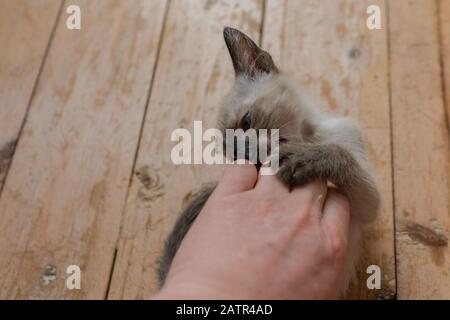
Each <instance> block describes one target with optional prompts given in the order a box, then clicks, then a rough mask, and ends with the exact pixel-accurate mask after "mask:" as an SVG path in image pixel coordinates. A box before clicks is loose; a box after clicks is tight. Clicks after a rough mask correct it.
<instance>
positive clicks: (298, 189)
mask: <svg viewBox="0 0 450 320" xmlns="http://www.w3.org/2000/svg"><path fill="white" fill-rule="evenodd" d="M291 193H292V194H293V195H294V196H295V197H297V198H298V199H302V201H312V202H313V204H314V207H316V208H317V209H318V211H319V212H322V208H323V204H324V202H325V198H326V196H327V182H326V180H321V179H319V180H315V181H313V182H310V183H308V184H305V185H301V186H295V187H294V188H293V189H292V191H291Z"/></svg>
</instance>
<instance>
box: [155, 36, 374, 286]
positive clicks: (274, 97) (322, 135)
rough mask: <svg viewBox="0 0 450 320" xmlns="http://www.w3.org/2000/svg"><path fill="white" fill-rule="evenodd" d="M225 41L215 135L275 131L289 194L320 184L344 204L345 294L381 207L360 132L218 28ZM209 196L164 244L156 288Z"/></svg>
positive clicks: (201, 197)
mask: <svg viewBox="0 0 450 320" xmlns="http://www.w3.org/2000/svg"><path fill="white" fill-rule="evenodd" d="M224 38H225V42H226V45H227V47H228V50H229V53H230V56H231V60H232V62H233V67H234V70H235V75H236V79H235V84H234V86H233V87H232V89H231V91H230V92H229V93H228V95H227V96H226V97H225V99H224V102H223V104H222V107H221V109H220V111H219V115H218V128H219V129H220V130H221V131H222V132H223V133H225V129H239V128H241V129H243V130H244V131H245V130H247V129H249V128H253V129H256V130H257V129H279V166H280V167H279V170H278V172H277V176H278V177H279V178H280V179H281V180H283V181H284V182H285V183H286V184H288V185H289V186H291V187H292V186H295V185H302V184H305V183H307V182H310V181H313V180H315V179H327V180H328V181H329V182H331V183H333V184H334V185H335V186H336V187H337V188H339V189H340V190H341V191H342V192H344V193H345V194H346V196H347V197H348V199H349V202H350V210H351V221H350V229H349V248H348V261H347V266H346V273H345V276H344V284H343V287H342V292H344V291H345V290H346V289H347V287H348V285H349V282H350V281H351V279H352V278H354V273H355V264H356V262H357V260H358V256H359V249H360V242H361V231H362V226H363V224H365V223H367V222H370V221H372V220H373V219H374V218H375V217H376V214H377V211H378V209H379V205H380V194H379V191H378V188H377V185H376V182H375V179H374V176H373V173H372V168H371V166H370V163H369V161H368V158H367V155H366V151H365V148H364V142H363V139H362V134H361V130H360V128H359V127H358V125H357V124H356V123H355V122H354V121H353V120H351V119H349V118H343V117H336V116H330V115H326V114H324V113H322V112H321V111H320V110H319V109H318V108H316V107H315V106H313V105H310V104H309V103H308V102H307V99H305V98H304V97H303V96H302V93H301V92H299V91H297V90H296V88H295V87H294V85H293V83H292V81H290V80H289V79H288V78H287V77H286V76H285V75H283V74H282V73H281V72H280V71H279V70H278V68H277V67H276V66H275V64H274V62H273V60H272V57H271V56H270V54H269V53H267V52H265V51H263V50H262V49H260V48H259V47H258V46H257V45H256V44H255V43H254V42H253V41H252V40H251V39H250V38H249V37H247V36H246V35H245V34H243V33H242V32H240V31H238V30H236V29H232V28H225V29H224ZM224 136H225V134H224ZM226 143H234V141H231V142H230V141H226V142H225V144H226ZM268 148H270V146H268ZM213 190H214V186H207V187H205V188H204V189H202V190H201V191H200V192H199V193H198V194H197V195H196V197H195V199H194V200H193V201H192V202H191V203H190V204H189V205H188V206H187V208H185V210H184V211H183V212H182V214H181V216H180V218H179V219H178V221H177V223H176V225H175V227H174V229H173V231H172V233H171V234H170V236H169V238H168V239H167V241H166V244H165V249H164V253H163V255H162V257H161V259H160V265H159V278H160V283H161V285H162V284H163V283H164V280H165V278H166V275H167V273H168V271H169V268H170V264H171V262H172V259H173V258H174V256H175V253H176V251H177V250H178V247H179V246H180V243H181V241H182V240H183V238H184V236H185V235H186V233H187V232H188V230H189V228H190V226H191V224H192V222H193V221H194V220H195V218H196V217H197V215H198V213H199V212H200V211H201V209H202V208H203V205H204V204H205V202H206V201H207V200H208V197H209V195H210V194H211V193H212V192H213Z"/></svg>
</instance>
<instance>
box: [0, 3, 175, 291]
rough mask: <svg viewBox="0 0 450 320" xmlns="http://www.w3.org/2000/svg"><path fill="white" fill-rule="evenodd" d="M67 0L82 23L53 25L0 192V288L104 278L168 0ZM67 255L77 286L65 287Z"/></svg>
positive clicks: (95, 286) (60, 286) (54, 287)
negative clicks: (73, 26) (69, 26)
mask: <svg viewBox="0 0 450 320" xmlns="http://www.w3.org/2000/svg"><path fill="white" fill-rule="evenodd" d="M71 4H77V5H79V6H80V8H81V10H82V15H81V16H82V24H81V27H82V29H81V30H68V29H67V28H66V25H65V19H61V21H60V22H59V24H58V26H57V30H56V33H55V38H54V41H53V44H52V47H51V49H50V52H49V55H48V59H47V63H46V65H45V68H44V70H43V72H42V76H41V79H40V82H39V86H38V88H37V91H36V96H35V99H34V100H33V103H32V106H31V109H30V113H29V115H28V120H27V123H26V126H25V128H24V131H23V134H22V136H21V138H20V140H19V144H18V146H17V151H16V153H15V156H14V161H13V163H12V165H11V169H10V172H9V175H8V179H7V181H6V183H5V188H4V192H3V194H2V198H1V200H0V212H1V216H0V234H1V238H0V252H1V253H2V254H1V255H0V270H2V276H1V277H0V297H1V298H9V299H10V298H29V299H34V298H58V299H60V298H67V299H71V298H96V299H100V298H104V297H105V295H106V291H107V287H108V281H109V274H110V269H111V267H112V263H113V257H114V251H115V245H116V240H117V238H118V233H119V226H120V222H121V214H122V210H123V207H124V204H125V198H126V191H127V188H128V184H129V179H130V174H131V171H132V166H133V161H134V156H135V152H136V148H137V141H138V136H139V132H140V128H141V124H142V117H143V114H144V110H145V104H146V98H147V96H148V89H149V87H150V81H151V78H152V71H153V67H154V62H155V57H156V52H157V47H158V42H159V37H160V32H161V29H162V24H163V17H164V12H165V6H166V3H165V1H146V0H141V1H137V0H136V1H133V2H128V1H109V0H102V1H88V0H76V1H75V0H74V1H71ZM64 12H65V11H64ZM66 16H67V15H66V14H64V15H63V17H66ZM72 264H75V265H78V266H79V267H80V268H81V271H82V274H81V290H68V289H67V288H66V284H65V281H66V279H65V278H66V277H67V275H66V268H67V267H68V266H69V265H72Z"/></svg>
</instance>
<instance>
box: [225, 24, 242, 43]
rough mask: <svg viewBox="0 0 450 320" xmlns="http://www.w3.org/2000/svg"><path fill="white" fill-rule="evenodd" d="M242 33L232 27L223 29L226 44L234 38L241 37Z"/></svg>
mask: <svg viewBox="0 0 450 320" xmlns="http://www.w3.org/2000/svg"><path fill="white" fill-rule="evenodd" d="M241 34H242V32H240V31H239V30H237V29H234V28H232V27H225V28H223V37H224V39H225V41H226V42H228V41H230V40H231V39H232V38H234V37H236V36H238V35H241Z"/></svg>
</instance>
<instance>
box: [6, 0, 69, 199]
mask: <svg viewBox="0 0 450 320" xmlns="http://www.w3.org/2000/svg"><path fill="white" fill-rule="evenodd" d="M60 6H61V1H59V0H44V1H33V0H17V1H7V0H6V1H1V2H0V48H1V50H0V192H1V190H2V186H3V180H4V178H5V176H6V173H7V171H8V168H9V165H10V163H11V159H12V155H13V152H14V149H15V145H16V141H17V138H18V135H19V132H20V128H21V127H22V123H23V121H24V117H25V115H26V112H27V109H28V105H29V101H30V99H31V97H32V94H33V88H34V87H35V83H36V80H37V77H38V74H39V70H40V68H41V65H42V62H43V61H44V55H45V52H46V48H47V44H48V43H49V41H50V37H51V34H52V29H53V26H54V24H55V23H56V18H57V14H58V9H59V7H60Z"/></svg>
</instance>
